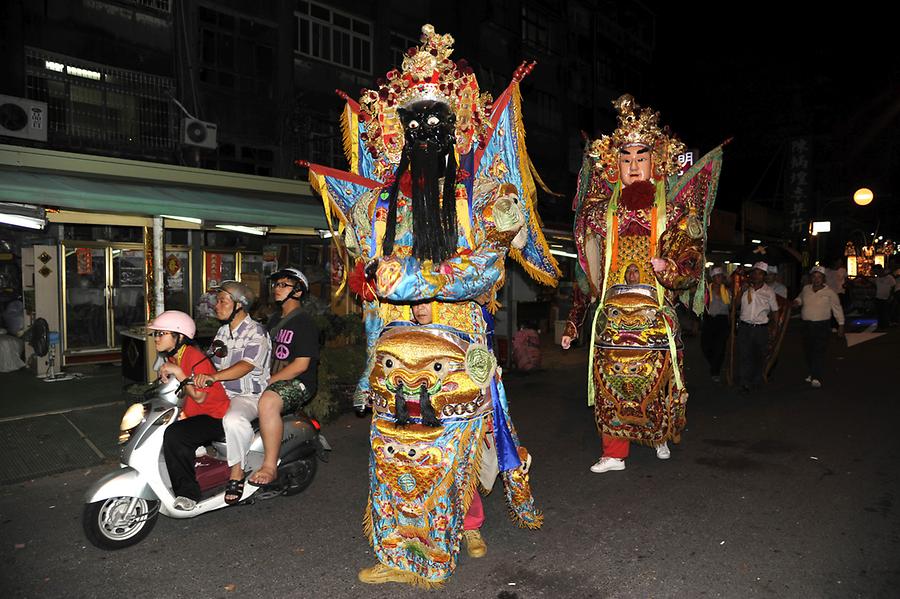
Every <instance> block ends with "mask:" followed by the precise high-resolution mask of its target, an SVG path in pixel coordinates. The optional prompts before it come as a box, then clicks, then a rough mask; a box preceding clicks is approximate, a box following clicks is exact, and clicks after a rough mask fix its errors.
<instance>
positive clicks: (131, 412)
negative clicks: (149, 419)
mask: <svg viewBox="0 0 900 599" xmlns="http://www.w3.org/2000/svg"><path fill="white" fill-rule="evenodd" d="M143 420H144V404H142V403H134V404H131V406H129V408H128V409H127V410H125V415H124V416H122V422H121V423H119V430H120V431H121V432H120V433H119V444H122V443H127V442H128V439H130V438H131V431H133V430H134V429H135V428H136V427H137V425H139V424H140V423H141V422H143Z"/></svg>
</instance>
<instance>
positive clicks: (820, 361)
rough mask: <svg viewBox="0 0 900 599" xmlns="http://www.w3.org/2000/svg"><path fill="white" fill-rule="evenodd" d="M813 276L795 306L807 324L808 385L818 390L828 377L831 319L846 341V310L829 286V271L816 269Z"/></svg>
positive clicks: (812, 273)
mask: <svg viewBox="0 0 900 599" xmlns="http://www.w3.org/2000/svg"><path fill="white" fill-rule="evenodd" d="M809 272H810V283H809V284H808V285H804V286H803V289H802V290H801V291H800V295H798V296H797V298H796V299H795V300H794V305H795V306H800V318H801V319H802V320H803V353H804V354H805V355H806V366H807V373H808V374H807V376H806V382H807V383H809V384H810V385H812V387H813V388H814V389H818V388H820V387H821V386H822V377H823V376H824V374H825V360H826V356H827V348H828V337H829V335H830V333H831V330H830V329H831V317H832V316H834V319H835V320H836V321H837V323H838V329H837V332H838V336H840V337H843V336H844V310H843V308H841V300H840V298H838V295H837V293H835V292H834V290H833V289H831V288H830V287H828V286H827V285H825V269H824V268H822V267H821V266H814V267H813V268H812V270H811V271H809Z"/></svg>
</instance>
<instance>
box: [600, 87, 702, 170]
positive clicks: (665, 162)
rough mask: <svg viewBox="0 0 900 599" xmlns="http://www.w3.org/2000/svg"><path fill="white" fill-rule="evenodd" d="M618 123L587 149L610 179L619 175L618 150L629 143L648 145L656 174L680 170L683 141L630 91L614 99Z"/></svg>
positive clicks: (656, 113) (629, 144)
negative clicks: (635, 99) (636, 99)
mask: <svg viewBox="0 0 900 599" xmlns="http://www.w3.org/2000/svg"><path fill="white" fill-rule="evenodd" d="M612 104H613V106H614V107H615V108H616V112H618V121H619V126H618V127H617V128H616V130H615V131H613V133H612V135H604V136H603V137H601V138H600V139H596V140H594V141H592V142H591V145H590V147H589V148H588V153H589V154H590V155H591V156H592V157H593V158H594V159H596V160H597V161H598V162H599V164H598V168H600V169H602V170H604V171H605V172H606V176H607V178H608V179H609V180H610V181H617V180H618V176H619V150H621V149H622V148H627V147H628V146H645V147H647V148H650V151H651V152H652V155H653V174H654V177H657V178H658V177H661V176H665V175H674V174H675V173H678V172H679V171H680V170H681V165H680V164H679V162H678V156H679V155H680V154H682V153H684V144H683V143H681V141H680V140H679V139H678V138H677V137H675V136H674V135H672V133H671V132H670V131H669V128H668V127H660V126H659V113H658V112H656V111H654V110H652V109H650V108H643V109H642V108H641V107H640V105H639V104H638V103H637V102H635V101H634V98H633V97H632V96H631V95H630V94H624V95H622V96H620V97H619V99H617V100H615V101H614V102H613V103H612Z"/></svg>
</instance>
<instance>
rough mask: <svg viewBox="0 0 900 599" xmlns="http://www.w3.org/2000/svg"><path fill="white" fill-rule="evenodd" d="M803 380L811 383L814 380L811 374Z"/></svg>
mask: <svg viewBox="0 0 900 599" xmlns="http://www.w3.org/2000/svg"><path fill="white" fill-rule="evenodd" d="M803 381H804V382H806V383H811V382H812V377H811V376H808V377H806V378H805V379H803Z"/></svg>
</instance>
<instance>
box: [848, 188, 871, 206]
mask: <svg viewBox="0 0 900 599" xmlns="http://www.w3.org/2000/svg"><path fill="white" fill-rule="evenodd" d="M874 198H875V194H874V193H872V190H871V189H869V188H868V187H861V188H860V189H857V190H856V193H854V194H853V201H854V202H855V203H856V205H857V206H868V205H869V204H871V203H872V200H873V199H874Z"/></svg>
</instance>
